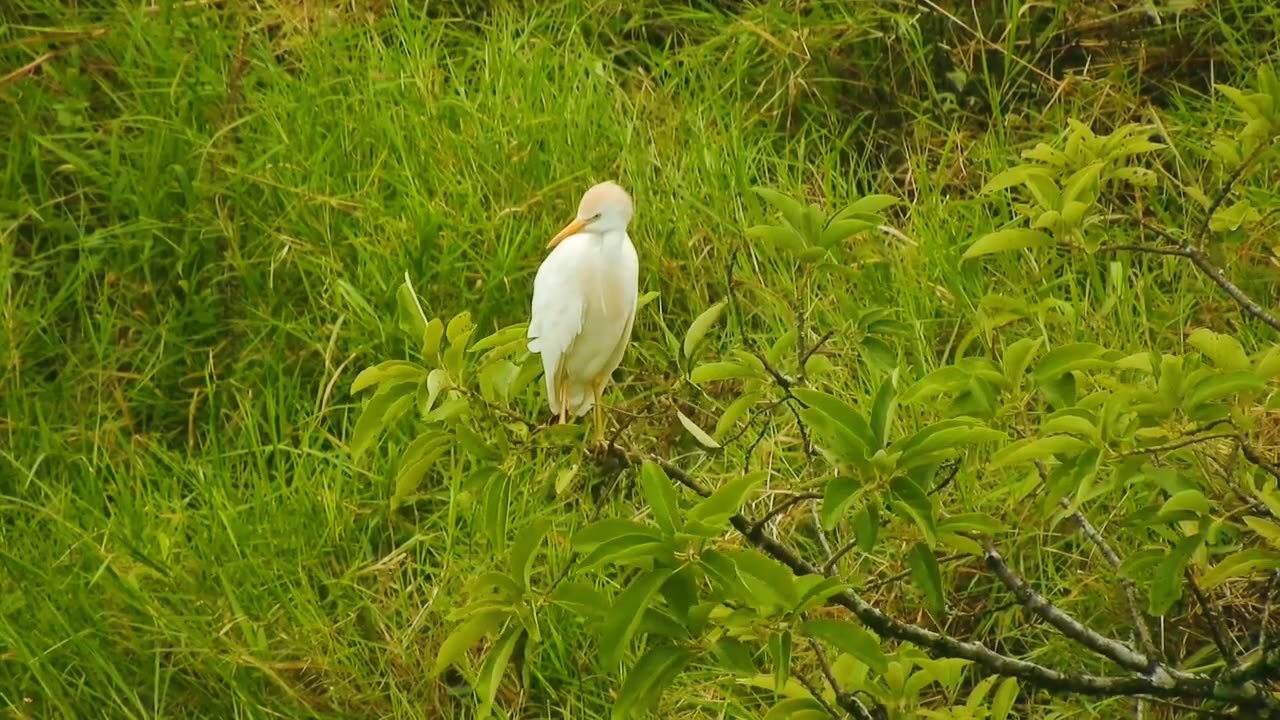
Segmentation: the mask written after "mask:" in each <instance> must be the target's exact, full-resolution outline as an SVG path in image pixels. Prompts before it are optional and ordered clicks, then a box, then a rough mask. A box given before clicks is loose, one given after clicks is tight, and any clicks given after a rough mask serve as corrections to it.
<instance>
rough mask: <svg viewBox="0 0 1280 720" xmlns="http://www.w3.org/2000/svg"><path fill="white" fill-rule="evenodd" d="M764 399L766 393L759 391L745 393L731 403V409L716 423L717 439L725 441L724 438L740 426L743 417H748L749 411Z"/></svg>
mask: <svg viewBox="0 0 1280 720" xmlns="http://www.w3.org/2000/svg"><path fill="white" fill-rule="evenodd" d="M762 397H764V393H762V392H758V391H757V392H749V393H743V394H742V395H739V396H738V397H737V399H735V400H734V401H733V402H731V403H729V407H727V408H725V410H724V413H723V414H722V415H721V416H720V419H719V420H717V421H716V429H715V437H717V438H719V439H724V437H725V436H726V435H728V433H729V431H730V430H732V429H733V428H734V427H735V426H736V425H737V424H738V421H739V420H741V419H742V416H743V415H746V414H747V411H749V410H750V409H751V407H752V406H753V405H755V404H756V403H757V402H759V401H760V398H762Z"/></svg>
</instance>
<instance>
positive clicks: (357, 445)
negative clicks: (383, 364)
mask: <svg viewBox="0 0 1280 720" xmlns="http://www.w3.org/2000/svg"><path fill="white" fill-rule="evenodd" d="M417 386H418V383H417V382H399V383H391V384H386V385H382V386H381V387H379V388H378V391H377V392H376V393H374V395H373V397H372V398H370V399H369V402H368V403H366V404H365V406H364V411H363V412H361V413H360V418H359V419H358V420H356V426H355V429H354V430H352V431H351V441H350V445H349V447H350V449H351V457H352V458H353V459H359V458H360V456H361V455H363V454H364V453H365V451H366V450H368V449H369V448H370V447H372V446H373V445H374V441H375V440H376V439H377V438H378V436H379V434H380V433H381V432H382V430H384V429H385V428H386V427H387V425H389V424H391V423H392V422H395V421H396V420H397V419H399V418H400V416H401V415H403V414H404V413H405V411H407V410H408V409H409V404H410V403H406V402H403V401H404V400H406V399H408V400H410V401H412V396H411V395H410V394H411V393H412V392H413V391H414V388H416V387H417Z"/></svg>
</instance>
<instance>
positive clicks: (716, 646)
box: [711, 636, 756, 675]
mask: <svg viewBox="0 0 1280 720" xmlns="http://www.w3.org/2000/svg"><path fill="white" fill-rule="evenodd" d="M711 654H712V655H715V658H716V660H717V661H718V662H719V663H720V667H723V668H725V669H727V670H729V671H730V672H733V673H736V674H738V675H753V674H755V672H756V666H755V663H754V662H753V661H752V659H751V656H752V654H751V651H750V650H749V649H748V648H747V646H746V644H744V643H743V642H742V641H741V640H738V639H737V638H733V637H728V636H724V637H721V638H720V639H719V640H716V641H715V642H714V643H712V644H711Z"/></svg>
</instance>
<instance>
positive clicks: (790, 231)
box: [746, 225, 826, 261]
mask: <svg viewBox="0 0 1280 720" xmlns="http://www.w3.org/2000/svg"><path fill="white" fill-rule="evenodd" d="M746 235H747V237H748V238H750V239H751V240H754V241H757V242H759V243H761V244H764V245H767V246H770V247H772V248H774V249H776V250H780V251H782V252H784V253H789V254H792V255H796V256H798V257H800V258H801V259H805V260H806V261H808V260H812V259H813V257H812V256H815V255H816V256H821V255H822V254H825V253H826V250H825V249H823V248H810V247H808V245H807V244H806V243H805V241H804V238H802V237H800V232H799V231H798V230H796V229H795V228H793V227H791V226H790V225H752V226H751V227H749V228H747V231H746ZM815 250H816V252H814V251H815Z"/></svg>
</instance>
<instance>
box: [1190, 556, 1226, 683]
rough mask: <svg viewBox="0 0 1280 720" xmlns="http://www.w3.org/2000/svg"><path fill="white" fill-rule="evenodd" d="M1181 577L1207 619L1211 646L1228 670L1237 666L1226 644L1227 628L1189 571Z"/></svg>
mask: <svg viewBox="0 0 1280 720" xmlns="http://www.w3.org/2000/svg"><path fill="white" fill-rule="evenodd" d="M1183 576H1184V577H1185V578H1186V580H1187V587H1189V588H1191V594H1192V595H1194V596H1195V598H1196V602H1197V603H1199V604H1200V609H1201V610H1203V611H1204V616H1205V617H1206V618H1208V619H1209V631H1210V634H1212V635H1213V644H1214V645H1217V646H1218V652H1220V653H1222V659H1223V661H1225V662H1226V663H1227V667H1229V668H1235V667H1237V666H1239V665H1240V661H1239V660H1238V659H1237V658H1236V653H1235V651H1234V650H1232V649H1231V644H1230V643H1228V642H1227V628H1226V627H1225V626H1224V625H1223V624H1222V616H1221V615H1219V614H1218V610H1217V608H1215V607H1214V606H1213V604H1212V603H1210V602H1209V598H1208V596H1206V595H1205V594H1204V591H1202V590H1201V589H1200V584H1199V583H1197V582H1196V579H1195V576H1194V575H1192V574H1191V570H1190V569H1187V570H1185V571H1183Z"/></svg>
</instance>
